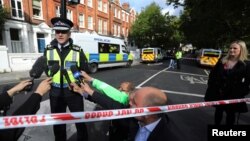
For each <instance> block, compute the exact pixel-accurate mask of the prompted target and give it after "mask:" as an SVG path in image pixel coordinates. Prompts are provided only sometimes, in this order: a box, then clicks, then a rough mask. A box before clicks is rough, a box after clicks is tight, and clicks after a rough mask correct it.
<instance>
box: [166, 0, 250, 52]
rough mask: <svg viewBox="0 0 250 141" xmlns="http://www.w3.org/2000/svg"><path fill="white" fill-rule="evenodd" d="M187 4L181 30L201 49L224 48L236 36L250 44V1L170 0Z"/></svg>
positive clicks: (177, 4) (172, 2) (168, 2)
mask: <svg viewBox="0 0 250 141" xmlns="http://www.w3.org/2000/svg"><path fill="white" fill-rule="evenodd" d="M166 2H167V4H173V5H175V6H183V7H184V12H183V14H182V15H181V25H180V30H181V31H183V32H184V35H185V37H186V39H187V40H188V41H189V42H191V43H192V44H193V45H195V46H197V47H199V48H205V47H208V48H223V47H225V46H226V47H228V44H229V43H230V42H231V41H233V40H236V39H242V40H244V41H246V42H247V44H248V45H249V43H250V1H249V0H237V1H234V0H230V1H228V0H185V1H184V3H181V2H180V0H167V1H166Z"/></svg>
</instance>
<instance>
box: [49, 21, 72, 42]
mask: <svg viewBox="0 0 250 141" xmlns="http://www.w3.org/2000/svg"><path fill="white" fill-rule="evenodd" d="M51 23H52V25H53V30H55V34H56V39H57V41H58V43H59V44H65V43H66V42H67V41H68V40H69V38H70V29H71V28H72V27H73V25H74V24H73V23H72V22H71V21H70V20H68V19H63V18H59V17H55V18H52V19H51Z"/></svg>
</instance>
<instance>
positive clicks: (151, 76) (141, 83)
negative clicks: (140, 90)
mask: <svg viewBox="0 0 250 141" xmlns="http://www.w3.org/2000/svg"><path fill="white" fill-rule="evenodd" d="M167 69H169V67H167V68H165V69H163V70H161V71H159V72H157V73H156V74H154V75H152V76H151V77H149V78H148V79H147V80H145V81H143V82H142V83H141V84H139V85H138V86H137V87H141V86H142V85H144V84H145V83H147V82H148V81H149V80H150V79H152V78H154V77H155V76H157V75H158V74H160V73H161V72H163V71H165V70H167Z"/></svg>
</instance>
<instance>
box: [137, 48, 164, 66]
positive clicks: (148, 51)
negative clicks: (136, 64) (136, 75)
mask: <svg viewBox="0 0 250 141" xmlns="http://www.w3.org/2000/svg"><path fill="white" fill-rule="evenodd" d="M162 59H163V54H162V50H161V48H157V47H148V48H143V49H142V51H141V60H142V62H158V61H161V60H162Z"/></svg>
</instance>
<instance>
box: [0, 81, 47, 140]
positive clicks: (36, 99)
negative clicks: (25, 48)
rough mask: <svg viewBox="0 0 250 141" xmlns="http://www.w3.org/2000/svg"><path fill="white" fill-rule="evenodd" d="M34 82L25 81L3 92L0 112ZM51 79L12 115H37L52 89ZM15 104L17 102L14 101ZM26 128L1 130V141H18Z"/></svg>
mask: <svg viewBox="0 0 250 141" xmlns="http://www.w3.org/2000/svg"><path fill="white" fill-rule="evenodd" d="M31 83H32V82H30V80H24V81H21V82H20V83H18V84H17V85H16V86H14V87H12V88H11V89H9V90H7V91H5V92H3V94H1V95H0V104H1V106H0V110H2V109H3V107H4V106H7V105H10V104H11V103H12V101H13V96H14V95H16V94H18V93H19V92H21V91H22V90H23V89H24V88H25V87H26V86H27V85H30V84H31ZM50 84H51V78H47V79H45V80H43V81H42V82H41V83H40V84H39V85H38V87H37V89H36V90H35V91H34V93H33V94H32V95H31V96H30V97H29V98H28V100H26V101H25V102H24V103H23V104H22V105H21V106H20V107H19V108H18V109H17V110H16V111H14V112H13V113H12V115H15V116H17V115H30V114H35V113H36V112H37V111H38V110H39V108H40V102H41V100H42V96H43V95H45V94H46V93H47V92H48V91H49V90H50V88H51V86H50ZM13 102H15V101H13ZM24 129H25V128H13V129H3V130H0V140H1V141H17V140H18V138H19V137H20V136H21V135H22V133H23V131H24Z"/></svg>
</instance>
